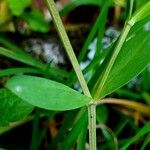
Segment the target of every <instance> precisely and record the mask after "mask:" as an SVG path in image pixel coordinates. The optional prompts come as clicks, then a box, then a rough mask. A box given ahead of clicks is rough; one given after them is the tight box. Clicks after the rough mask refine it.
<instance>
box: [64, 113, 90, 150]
mask: <svg viewBox="0 0 150 150" xmlns="http://www.w3.org/2000/svg"><path fill="white" fill-rule="evenodd" d="M87 125H88V116H87V112H85V113H84V114H83V115H82V116H81V118H80V119H79V120H78V121H77V123H76V124H75V125H74V126H73V127H72V130H71V131H70V133H69V134H68V136H67V138H65V140H64V141H63V143H62V145H61V150H64V149H65V150H70V149H71V147H72V145H73V144H74V143H75V142H76V140H77V138H78V137H79V135H80V134H81V132H82V130H83V129H87Z"/></svg>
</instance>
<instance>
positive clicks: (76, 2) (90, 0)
mask: <svg viewBox="0 0 150 150" xmlns="http://www.w3.org/2000/svg"><path fill="white" fill-rule="evenodd" d="M103 2H104V0H99V1H97V0H72V1H71V2H70V3H68V4H66V5H65V6H64V8H63V9H62V10H61V12H60V14H61V15H62V16H65V15H66V14H67V13H69V12H70V11H72V10H73V9H75V8H76V7H79V6H82V5H95V6H101V5H102V4H103Z"/></svg>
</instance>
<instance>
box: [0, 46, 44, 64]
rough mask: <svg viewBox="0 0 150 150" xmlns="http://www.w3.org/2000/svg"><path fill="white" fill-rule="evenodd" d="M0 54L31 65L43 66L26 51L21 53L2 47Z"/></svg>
mask: <svg viewBox="0 0 150 150" xmlns="http://www.w3.org/2000/svg"><path fill="white" fill-rule="evenodd" d="M0 55H3V56H6V57H9V58H12V59H14V60H17V61H20V62H22V63H25V64H28V65H31V66H34V67H35V66H37V65H39V66H41V63H39V62H38V61H37V60H35V59H34V58H32V57H31V56H29V55H27V54H26V53H21V52H18V51H13V50H8V49H6V48H3V47H0Z"/></svg>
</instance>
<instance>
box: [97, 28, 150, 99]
mask: <svg viewBox="0 0 150 150" xmlns="http://www.w3.org/2000/svg"><path fill="white" fill-rule="evenodd" d="M149 41H150V31H147V32H145V31H143V32H142V33H137V34H136V35H135V36H134V37H132V38H131V39H129V40H128V41H126V42H125V43H124V45H123V47H122V49H121V51H120V53H119V54H118V56H117V58H116V60H115V62H114V64H113V66H112V68H111V70H110V72H109V74H108V76H107V79H106V81H105V83H104V85H103V87H102V90H101V91H100V92H99V91H98V92H99V97H100V98H102V97H104V96H106V95H108V94H110V93H112V92H113V91H115V90H116V89H118V88H120V87H121V86H123V85H125V84H126V83H127V82H129V81H130V80H131V79H132V78H133V77H135V76H136V75H138V74H139V73H140V72H141V71H142V70H144V69H145V68H146V67H147V65H148V64H149V63H150V50H149V47H150V42H149ZM108 60H110V57H108V58H107V59H106V61H108ZM106 61H105V62H104V63H103V64H104V66H105V65H106ZM105 68H106V67H105ZM102 77H103V73H102V74H101V76H100V78H102ZM100 78H99V79H100ZM95 90H96V89H95Z"/></svg>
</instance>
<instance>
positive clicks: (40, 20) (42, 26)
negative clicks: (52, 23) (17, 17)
mask: <svg viewBox="0 0 150 150" xmlns="http://www.w3.org/2000/svg"><path fill="white" fill-rule="evenodd" d="M21 18H23V19H24V20H26V21H27V22H28V24H29V25H30V27H31V28H32V30H33V31H38V32H44V33H45V32H47V31H48V30H49V24H48V22H47V21H46V20H45V19H44V17H43V14H42V13H41V12H40V11H38V10H32V11H31V12H24V13H23V14H22V16H21Z"/></svg>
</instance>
